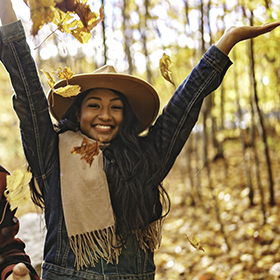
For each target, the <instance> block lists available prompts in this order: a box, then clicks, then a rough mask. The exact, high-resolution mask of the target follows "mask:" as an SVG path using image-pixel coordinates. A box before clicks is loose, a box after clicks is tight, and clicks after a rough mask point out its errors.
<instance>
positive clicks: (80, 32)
mask: <svg viewBox="0 0 280 280" xmlns="http://www.w3.org/2000/svg"><path fill="white" fill-rule="evenodd" d="M24 2H25V3H26V4H27V5H28V6H29V8H30V12H31V21H32V23H33V24H32V30H31V34H32V35H33V36H35V35H37V34H38V31H39V30H40V29H41V28H42V27H43V25H44V24H47V23H51V22H52V23H54V24H55V25H56V26H57V29H58V30H60V31H61V32H65V33H70V34H72V35H73V36H74V37H75V38H76V39H77V40H79V42H81V43H82V44H83V43H87V42H88V41H89V39H90V38H91V34H90V31H91V30H92V29H93V28H94V27H95V26H96V25H97V24H98V23H99V22H100V21H102V20H103V19H104V12H103V6H102V7H101V8H100V9H99V15H98V13H95V12H92V11H91V9H90V6H89V4H87V0H64V1H61V0H24Z"/></svg>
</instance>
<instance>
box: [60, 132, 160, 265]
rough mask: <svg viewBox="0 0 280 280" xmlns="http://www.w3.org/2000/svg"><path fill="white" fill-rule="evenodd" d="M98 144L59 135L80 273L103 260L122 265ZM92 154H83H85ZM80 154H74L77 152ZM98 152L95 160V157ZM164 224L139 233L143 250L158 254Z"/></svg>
mask: <svg viewBox="0 0 280 280" xmlns="http://www.w3.org/2000/svg"><path fill="white" fill-rule="evenodd" d="M96 144H98V143H96V141H95V140H92V139H89V138H87V137H86V136H85V135H83V134H82V133H81V132H73V131H67V132H64V133H62V134H59V156H60V172H61V174H60V181H61V196H62V206H63V212H64V217H65V223H66V228H67V233H68V237H69V241H70V245H71V248H72V250H73V252H74V254H75V256H76V263H75V265H76V266H77V269H78V270H79V269H80V268H82V267H83V266H86V267H87V266H94V265H95V263H96V262H97V261H98V258H99V257H102V258H103V259H105V260H106V261H107V262H112V261H113V259H115V260H116V262H118V256H119V255H120V253H121V249H119V248H115V247H114V246H112V245H116V244H117V241H116V240H117V239H116V234H115V218H114V213H113V209H112V205H111V199H110V194H109V188H108V182H107V178H106V174H105V172H104V169H103V153H102V151H101V150H99V148H98V146H97V148H96ZM87 148H89V149H88V150H87V151H91V152H88V153H83V152H85V150H86V149H87ZM74 150H75V151H76V152H74V153H73V151H74ZM92 151H94V154H96V155H95V156H93V157H92V155H93V153H92ZM161 228H162V226H161V220H160V219H159V220H157V221H155V222H153V223H152V224H150V225H149V226H148V227H147V228H146V229H145V230H141V231H137V232H135V235H136V238H137V240H138V243H139V246H140V247H141V248H142V249H143V250H147V249H149V250H154V249H156V248H158V247H159V246H160V242H161Z"/></svg>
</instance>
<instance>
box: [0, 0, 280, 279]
mask: <svg viewBox="0 0 280 280" xmlns="http://www.w3.org/2000/svg"><path fill="white" fill-rule="evenodd" d="M13 3H14V8H15V10H16V13H17V15H18V17H19V18H21V19H22V21H23V23H24V25H25V28H26V32H27V35H28V42H29V44H30V47H31V50H32V53H33V56H34V58H35V60H36V63H37V66H38V69H44V70H47V71H55V70H57V69H58V67H62V68H63V67H65V66H69V67H70V68H71V69H72V70H73V71H74V72H75V73H83V72H92V71H94V70H95V69H96V68H98V67H100V66H102V65H104V64H112V65H114V66H115V67H116V69H117V70H118V71H119V72H123V73H128V74H133V75H137V76H139V77H142V78H143V79H145V80H147V81H148V82H150V83H151V84H152V85H153V86H154V87H155V88H156V89H157V91H158V92H159V95H160V99H161V104H162V107H163V106H164V104H166V102H167V100H168V99H169V98H170V96H171V95H172V93H173V92H174V89H175V87H174V86H173V85H172V84H171V83H168V82H167V81H166V80H164V79H163V77H162V76H161V74H160V71H159V61H160V58H161V57H162V55H163V53H166V54H167V55H169V56H170V58H171V60H172V66H171V71H172V77H173V80H174V82H175V84H176V86H178V85H179V83H180V82H181V81H183V79H184V78H185V77H186V76H187V75H188V73H189V72H190V71H191V69H192V68H193V67H194V66H195V64H196V63H197V62H198V61H199V59H200V58H201V56H202V54H203V53H204V52H205V51H206V50H207V49H208V48H209V47H210V46H211V45H212V44H213V43H215V42H217V40H218V39H219V38H220V37H221V35H222V34H223V33H224V31H225V30H226V29H227V28H229V27H230V26H232V25H262V24H264V23H266V22H271V21H276V20H279V18H280V1H279V0H266V1H255V0H243V1H237V0H231V1H218V0H212V1H211V0H204V1H199V0H192V1H186V0H161V1H155V0H136V1H130V0H126V1H125V0H108V1H105V3H104V0H102V1H101V2H99V1H94V2H93V1H88V3H90V5H91V7H92V10H93V11H96V12H97V11H98V9H99V7H100V6H101V5H102V4H104V13H105V19H104V21H103V22H102V23H101V24H99V25H98V26H97V27H96V28H95V29H94V30H93V31H92V38H91V39H90V41H89V42H88V43H87V44H84V45H82V44H80V43H79V42H78V41H77V40H76V39H74V38H73V37H71V35H65V34H62V33H60V32H56V33H55V34H54V35H52V36H50V37H49V38H47V37H48V35H49V34H50V33H51V32H52V31H53V30H54V29H55V28H54V27H53V26H52V25H47V26H45V27H44V28H43V29H41V30H40V31H39V34H38V35H37V36H36V37H32V36H31V35H29V34H30V29H31V22H30V13H29V9H28V8H27V7H26V6H25V4H24V3H23V1H22V0H14V1H13ZM46 38H47V40H46V41H44V40H45V39H46ZM279 41H280V29H276V30H274V31H273V32H271V33H269V34H266V35H263V36H261V37H259V38H256V39H254V40H251V41H246V42H242V43H239V44H238V45H237V46H236V47H235V48H234V50H233V51H232V52H231V54H230V58H231V59H232V61H233V62H234V64H233V66H232V67H231V68H230V69H229V71H228V73H227V74H226V77H225V79H224V81H223V83H222V85H221V86H220V87H219V88H218V89H217V90H216V91H215V92H214V93H212V95H211V96H209V97H208V98H207V99H206V100H205V102H204V104H203V107H202V111H201V114H200V118H199V120H198V123H197V125H196V126H195V128H194V130H193V132H192V134H191V137H190V138H189V140H188V142H187V144H186V145H185V147H184V149H183V151H182V153H181V154H180V156H179V158H178V159H177V161H176V163H175V165H174V167H173V169H172V171H171V173H170V174H169V175H168V177H167V178H166V180H165V182H164V186H165V187H166V189H167V191H168V192H169V194H170V196H171V202H172V208H171V212H170V214H169V216H168V217H167V218H166V220H165V223H164V231H163V241H162V246H161V248H160V249H159V250H158V251H157V252H156V264H157V279H198V280H210V279H278V276H279V275H280V251H279V247H280V235H279V233H280V223H279V220H280V219H279V218H280V217H279V215H280V214H279V213H280V212H279V205H280V156H279V148H280V142H279V135H280V122H279V120H280V85H279V78H280V77H279V76H280V64H279V60H280V44H279ZM39 74H40V76H41V80H42V83H43V86H44V88H45V90H46V92H47V91H48V89H49V88H48V85H47V80H46V78H45V77H44V76H43V75H42V72H41V71H39ZM12 93H13V92H12V88H11V85H10V82H9V77H8V74H7V73H6V71H5V69H4V67H3V66H2V65H0V99H1V106H0V119H1V122H0V130H1V134H0V163H1V164H2V165H4V166H5V167H6V168H7V169H8V170H10V171H14V170H15V169H16V168H17V167H18V166H19V165H22V164H24V163H25V160H24V154H23V150H22V146H21V143H20V132H19V128H18V121H17V117H16V115H15V113H14V111H13V110H12V103H11V95H12ZM28 211H34V209H33V208H30V207H29V208H23V209H19V212H18V215H19V216H20V215H22V214H24V213H26V212H28ZM35 211H36V210H35ZM191 243H193V245H194V246H192V244H191Z"/></svg>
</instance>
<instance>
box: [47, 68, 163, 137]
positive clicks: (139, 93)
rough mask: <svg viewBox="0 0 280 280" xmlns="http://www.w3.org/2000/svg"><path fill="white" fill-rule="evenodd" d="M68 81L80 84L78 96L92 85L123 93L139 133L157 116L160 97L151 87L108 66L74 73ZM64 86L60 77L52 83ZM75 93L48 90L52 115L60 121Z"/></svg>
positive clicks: (71, 83) (56, 86) (57, 86)
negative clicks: (136, 122) (85, 72)
mask: <svg viewBox="0 0 280 280" xmlns="http://www.w3.org/2000/svg"><path fill="white" fill-rule="evenodd" d="M68 84H69V85H79V86H80V87H81V93H79V95H80V94H82V93H83V92H85V91H87V90H90V89H94V88H106V89H111V90H115V91H118V92H120V93H122V94H123V95H124V96H125V97H126V98H127V100H128V102H129V104H130V106H131V108H132V110H133V112H134V113H135V115H136V116H137V118H138V119H139V120H140V123H141V131H140V132H142V131H144V130H145V129H147V128H148V127H150V126H151V124H152V123H153V122H154V120H155V118H156V117H157V114H158V110H159V97H158V94H157V92H156V90H155V89H154V88H153V86H152V85H151V84H149V83H148V82H146V81H145V80H143V79H140V78H138V77H135V76H132V75H128V74H120V73H117V71H116V70H115V68H114V67H113V66H111V65H105V66H103V67H101V68H99V69H97V70H95V71H94V72H92V73H90V74H78V75H74V76H73V77H72V79H70V80H68ZM66 85H67V82H66V81H65V80H61V81H59V82H57V83H56V84H55V86H54V88H55V89H57V88H60V87H64V86H66ZM79 95H77V96H79ZM77 96H72V97H63V96H61V95H59V94H57V93H55V92H52V90H50V92H49V94H48V100H49V104H50V112H51V114H52V116H53V117H54V118H55V119H56V120H57V121H60V120H61V119H62V117H63V116H64V114H65V113H66V112H67V110H68V109H69V108H70V107H71V105H72V104H73V102H74V101H75V100H76V98H77Z"/></svg>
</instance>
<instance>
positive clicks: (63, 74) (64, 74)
mask: <svg viewBox="0 0 280 280" xmlns="http://www.w3.org/2000/svg"><path fill="white" fill-rule="evenodd" d="M57 75H58V77H59V78H60V79H63V80H67V81H68V80H70V79H72V77H73V75H74V72H73V71H71V69H70V67H65V68H64V69H62V68H61V67H59V68H58V72H57Z"/></svg>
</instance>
